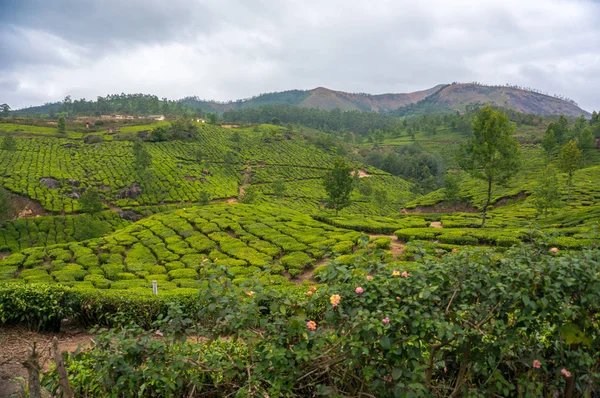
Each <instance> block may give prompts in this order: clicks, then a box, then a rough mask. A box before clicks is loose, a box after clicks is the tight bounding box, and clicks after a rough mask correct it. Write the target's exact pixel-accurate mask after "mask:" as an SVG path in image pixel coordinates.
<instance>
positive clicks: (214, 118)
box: [208, 113, 217, 124]
mask: <svg viewBox="0 0 600 398" xmlns="http://www.w3.org/2000/svg"><path fill="white" fill-rule="evenodd" d="M208 123H210V124H217V114H216V113H209V114H208Z"/></svg>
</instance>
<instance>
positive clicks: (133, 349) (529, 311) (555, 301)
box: [44, 245, 600, 397]
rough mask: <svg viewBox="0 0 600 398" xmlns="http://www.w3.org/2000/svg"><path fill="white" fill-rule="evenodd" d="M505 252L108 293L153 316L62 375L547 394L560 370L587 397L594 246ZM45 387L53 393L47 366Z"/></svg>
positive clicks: (165, 389)
mask: <svg viewBox="0 0 600 398" xmlns="http://www.w3.org/2000/svg"><path fill="white" fill-rule="evenodd" d="M506 254H507V256H506V257H504V258H498V257H495V256H491V255H489V254H488V253H486V252H482V251H464V252H459V253H456V254H446V255H443V256H441V257H439V258H423V259H422V262H421V264H418V263H413V262H401V263H397V264H394V265H387V264H381V263H380V262H377V261H373V260H372V258H371V257H369V255H365V256H362V257H360V256H359V257H356V258H355V261H354V264H353V265H352V266H348V265H344V264H343V263H341V262H339V261H333V262H332V263H330V264H329V265H327V266H324V267H321V268H319V272H318V275H319V278H320V279H322V280H323V281H325V282H326V284H322V285H315V286H310V287H307V286H304V287H298V288H293V289H289V290H280V289H278V288H274V287H273V286H272V285H271V280H269V279H267V280H264V281H259V280H252V281H248V282H247V283H246V284H244V285H243V286H241V287H240V288H239V289H236V287H235V286H234V285H232V284H231V283H230V282H229V281H228V279H227V278H224V277H223V273H224V270H220V271H219V270H217V272H215V273H214V274H212V275H211V276H210V278H209V281H208V283H207V285H206V287H205V288H204V289H202V290H201V291H200V295H199V296H196V297H197V300H198V301H196V302H195V303H191V302H189V301H181V302H180V303H179V304H175V305H172V304H171V305H169V304H168V302H167V301H166V300H165V299H164V298H161V296H157V297H152V296H150V297H148V301H147V304H148V305H147V306H140V307H137V308H136V309H135V311H132V310H129V309H128V308H129V307H128V306H126V305H125V304H126V303H127V302H128V301H130V302H132V303H136V302H137V301H143V300H141V299H140V298H139V297H136V298H134V296H133V295H131V296H128V297H120V298H117V296H113V299H114V300H116V301H115V302H116V303H118V305H119V306H120V308H122V309H123V311H124V312H123V313H118V312H117V315H118V316H116V317H111V318H110V319H113V321H114V320H118V319H120V320H127V319H129V320H132V319H135V318H134V317H133V316H132V315H133V314H136V313H143V309H144V308H147V309H149V310H151V309H152V310H154V309H156V308H161V309H160V311H158V312H155V314H164V315H163V316H162V317H161V316H160V315H158V316H156V317H155V318H154V319H157V320H158V321H157V322H155V323H153V324H152V323H151V324H150V325H149V327H151V330H150V331H144V330H143V329H140V328H139V327H136V326H128V327H124V328H118V329H114V330H112V331H108V330H100V331H99V336H98V338H97V342H96V344H95V346H94V347H93V348H91V349H89V350H85V351H80V352H75V353H71V354H67V356H66V366H67V372H68V374H69V377H70V380H71V384H72V385H73V386H74V388H76V389H77V390H76V394H78V395H87V396H90V397H96V396H98V397H100V396H107V395H115V394H118V393H119V391H123V390H124V389H128V390H131V389H135V390H136V391H138V395H139V396H148V397H150V396H157V395H160V396H189V395H192V394H191V391H194V392H195V393H197V394H201V395H206V396H225V395H231V396H234V395H236V394H237V395H242V394H243V395H247V394H248V392H249V391H253V392H254V393H255V394H257V395H260V396H264V395H269V396H290V395H296V396H313V395H315V392H318V394H319V395H322V394H326V393H327V392H328V391H344V394H345V395H349V396H358V395H360V394H362V395H364V394H369V395H371V396H388V395H390V392H393V393H394V394H395V395H398V396H435V395H437V394H438V392H439V391H440V390H441V391H445V393H444V395H448V392H450V393H451V392H452V391H456V394H457V395H466V396H511V395H514V394H516V393H517V392H519V393H522V394H523V395H524V396H556V395H560V394H561V391H562V390H564V389H565V386H567V385H569V383H570V382H571V380H572V379H571V378H570V377H565V376H564V375H563V374H561V370H563V369H564V371H568V372H570V375H571V377H573V378H574V379H576V380H578V381H579V382H578V383H577V385H576V388H577V391H578V393H580V394H581V395H586V394H588V395H589V394H590V393H591V392H592V391H593V389H594V388H595V387H594V386H595V385H596V384H597V366H598V365H597V359H598V358H597V353H598V350H599V347H598V342H599V341H600V336H599V335H598V333H599V332H598V328H597V327H596V323H597V322H598V317H597V313H599V312H600V311H599V310H600V307H599V305H600V304H598V303H600V295H599V294H600V293H599V291H598V289H596V286H597V285H598V284H599V283H600V280H599V278H600V273H599V272H598V268H599V267H600V264H599V262H598V258H599V257H598V255H599V253H598V250H597V249H592V250H586V251H584V252H581V253H574V254H568V253H566V254H562V253H558V254H554V253H552V252H550V251H549V250H548V247H546V246H544V245H542V246H537V247H522V248H517V249H514V250H511V251H509V252H507V253H506ZM540 275H544V277H545V278H546V281H545V282H544V283H540V280H539V276H540ZM574 276H576V278H577V280H578V281H579V283H573V280H574V279H573V278H574ZM457 286H458V287H460V288H457ZM359 288H360V290H359ZM101 297H108V296H104V295H102V296H101ZM102 300H104V299H102ZM144 300H146V299H144ZM104 302H105V301H104ZM163 303H164V304H163ZM93 307H95V308H98V307H97V306H93ZM106 307H107V308H109V307H110V306H108V305H107V306H106ZM192 310H193V311H195V312H194V314H196V315H195V316H197V317H198V318H195V317H190V316H189V315H188V314H189V312H190V311H192ZM194 319H203V320H204V322H201V323H194ZM425 319H426V320H427V322H424V321H423V320H425ZM122 322H123V321H121V323H122ZM156 330H159V331H160V337H157V336H156V334H155V333H156V332H155V331H156ZM188 336H194V338H193V339H190V338H188ZM198 336H202V339H199V338H198ZM222 336H229V337H230V338H228V339H226V340H223V339H222ZM250 353H251V354H250ZM505 361H509V363H510V364H511V366H510V367H505V366H501V364H502V363H504V362H505ZM190 363H192V364H193V365H194V366H190ZM467 369H468V371H467ZM207 370H209V371H207ZM346 373H348V374H352V375H353V377H352V378H346V377H343V375H344V374H346ZM563 373H564V372H563ZM44 385H45V386H46V387H47V388H48V389H49V390H50V391H54V392H56V391H57V390H56V389H57V388H58V385H59V384H58V375H57V373H56V371H55V370H50V371H49V372H47V373H46V375H45V377H44Z"/></svg>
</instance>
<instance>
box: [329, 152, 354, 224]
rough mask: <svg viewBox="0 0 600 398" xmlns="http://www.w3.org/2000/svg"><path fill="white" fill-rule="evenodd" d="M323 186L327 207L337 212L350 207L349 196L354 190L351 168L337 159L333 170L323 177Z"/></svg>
mask: <svg viewBox="0 0 600 398" xmlns="http://www.w3.org/2000/svg"><path fill="white" fill-rule="evenodd" d="M323 186H324V187H325V192H327V206H328V207H330V208H332V209H334V210H335V215H336V216H337V215H338V211H340V210H341V209H343V208H345V207H348V206H349V205H350V194H351V193H352V189H353V188H354V178H353V175H352V167H350V166H349V165H348V164H347V163H346V162H345V161H344V160H343V159H341V158H337V159H336V160H335V161H334V163H333V169H331V171H330V172H329V173H327V174H325V176H324V177H323Z"/></svg>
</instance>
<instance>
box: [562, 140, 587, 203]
mask: <svg viewBox="0 0 600 398" xmlns="http://www.w3.org/2000/svg"><path fill="white" fill-rule="evenodd" d="M558 162H559V166H560V170H561V171H562V172H563V173H567V190H568V198H569V201H570V200H571V187H572V185H573V174H574V173H575V171H576V170H578V169H580V168H581V166H582V162H583V156H582V154H581V151H580V150H579V148H577V144H575V141H573V140H570V141H569V143H568V144H567V145H565V146H563V147H562V149H561V150H560V155H559V158H558Z"/></svg>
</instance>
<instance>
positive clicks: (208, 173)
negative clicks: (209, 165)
mask: <svg viewBox="0 0 600 398" xmlns="http://www.w3.org/2000/svg"><path fill="white" fill-rule="evenodd" d="M202 174H204V175H207V176H211V175H212V174H211V172H210V171H209V170H206V169H204V170H202Z"/></svg>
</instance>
